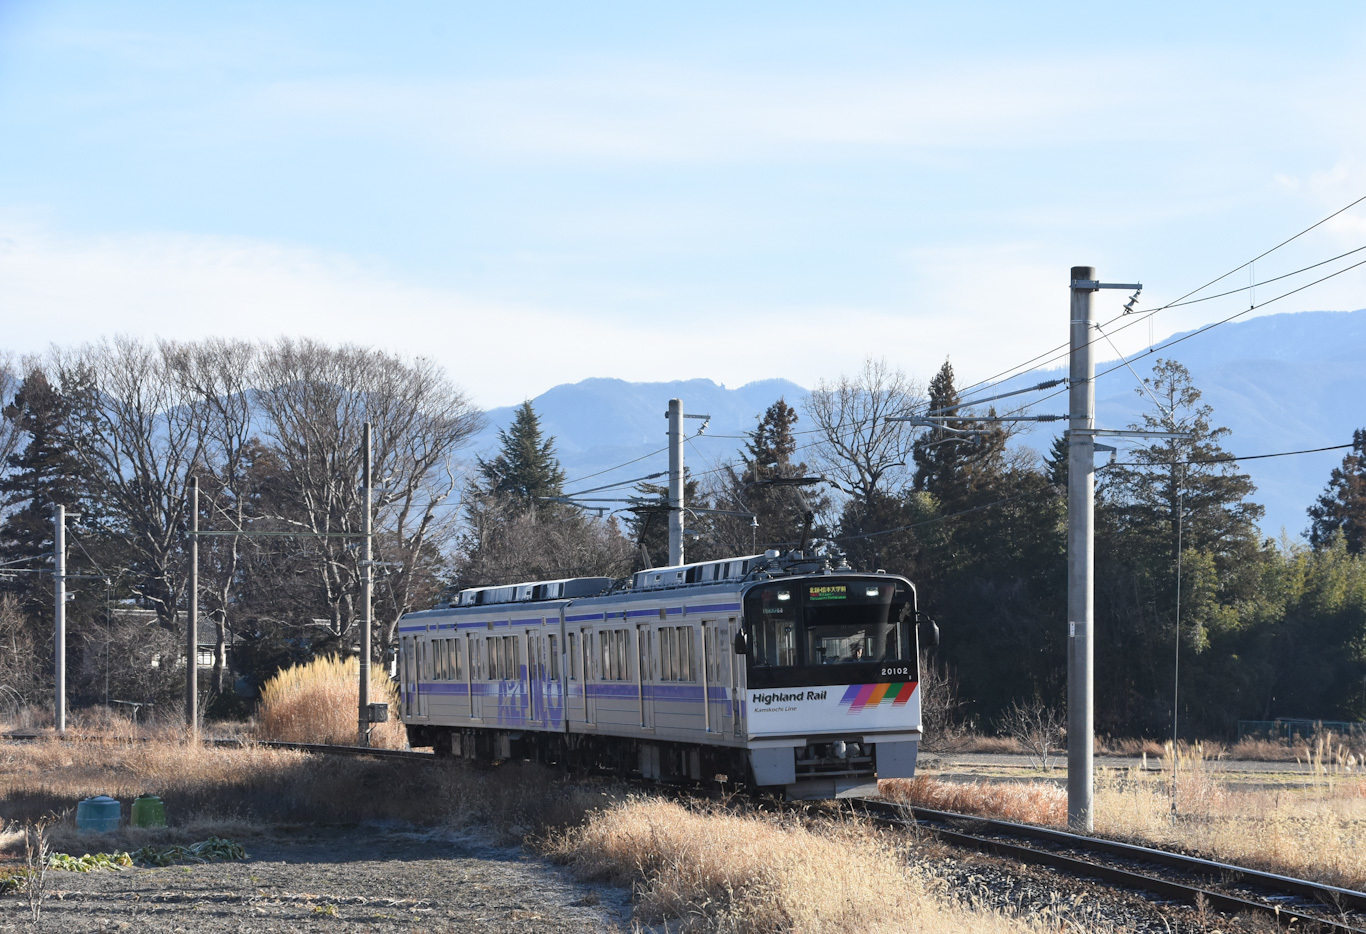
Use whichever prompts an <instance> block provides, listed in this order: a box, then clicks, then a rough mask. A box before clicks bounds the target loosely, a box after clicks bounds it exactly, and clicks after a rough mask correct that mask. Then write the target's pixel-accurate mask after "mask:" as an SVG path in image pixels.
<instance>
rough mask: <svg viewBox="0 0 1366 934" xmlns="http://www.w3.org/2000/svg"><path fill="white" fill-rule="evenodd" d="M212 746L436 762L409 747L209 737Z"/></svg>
mask: <svg viewBox="0 0 1366 934" xmlns="http://www.w3.org/2000/svg"><path fill="white" fill-rule="evenodd" d="M205 742H206V743H210V744H212V745H214V746H229V747H239V746H265V747H266V748H268V749H292V750H296V751H298V752H312V753H317V754H319V755H326V756H357V757H368V758H371V759H419V760H421V761H423V762H437V761H439V760H438V759H437V757H436V756H434V755H432V754H431V753H429V752H414V751H412V750H410V749H377V748H375V747H374V746H332V745H328V744H327V743H285V742H279V741H276V740H255V739H245V740H244V739H210V740H205Z"/></svg>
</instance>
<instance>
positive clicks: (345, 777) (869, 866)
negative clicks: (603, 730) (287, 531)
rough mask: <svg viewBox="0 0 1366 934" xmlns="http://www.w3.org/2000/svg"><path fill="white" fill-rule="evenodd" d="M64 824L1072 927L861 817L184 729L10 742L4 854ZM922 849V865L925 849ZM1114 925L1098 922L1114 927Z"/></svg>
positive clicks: (842, 918) (732, 910) (756, 907)
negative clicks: (311, 832)
mask: <svg viewBox="0 0 1366 934" xmlns="http://www.w3.org/2000/svg"><path fill="white" fill-rule="evenodd" d="M143 791H154V792H156V793H157V794H159V795H161V797H162V798H163V800H164V801H165V802H166V808H167V813H168V816H169V819H170V823H171V826H170V827H169V828H167V829H165V830H143V829H137V828H124V829H122V830H120V831H119V832H117V833H115V834H108V835H99V834H95V835H82V836H77V835H76V833H75V831H74V827H72V825H71V814H72V812H73V811H74V808H75V805H76V803H77V802H78V801H80V800H81V799H82V798H85V797H88V796H90V795H93V794H100V793H104V794H110V795H113V796H115V797H118V798H120V799H121V800H123V801H124V802H127V801H129V800H130V799H131V798H133V797H134V796H135V795H137V794H138V793H140V792H143ZM47 813H65V814H66V818H65V819H64V820H63V821H62V822H60V823H59V824H58V825H57V826H56V827H55V828H54V830H53V833H52V842H53V845H54V848H55V849H57V850H64V851H67V852H76V853H81V852H87V851H94V850H103V851H110V850H115V849H120V850H127V849H132V848H135V847H137V846H141V845H143V844H145V843H161V842H186V841H189V840H196V839H203V838H204V837H207V836H208V835H210V834H218V835H221V836H228V837H231V838H233V839H236V840H238V841H239V842H245V844H246V845H247V848H248V850H250V840H251V838H252V837H253V836H255V835H258V834H264V833H270V832H273V831H278V830H281V829H287V830H290V829H297V828H298V827H300V826H301V825H309V824H349V823H355V822H359V821H367V820H399V821H405V822H412V823H415V824H419V825H425V826H430V827H436V828H442V829H452V830H462V829H469V830H474V829H478V830H480V831H491V832H492V833H494V834H495V835H496V836H498V837H499V838H501V839H502V840H503V841H504V842H516V841H523V840H525V841H527V842H528V843H529V844H530V845H532V846H533V847H534V848H536V849H538V850H539V851H541V852H543V853H545V854H546V855H548V856H550V857H551V858H553V859H556V860H559V861H562V862H564V863H567V864H569V865H570V866H572V867H573V868H574V869H575V870H576V871H577V872H578V873H580V874H581V875H583V876H585V877H588V878H593V879H600V880H610V881H612V882H614V883H618V884H625V885H631V886H632V887H634V888H635V890H636V892H637V893H638V901H639V906H640V911H641V916H642V918H643V919H646V920H648V921H650V922H656V921H668V923H669V924H671V925H674V926H673V927H672V928H671V929H673V930H678V929H679V928H678V926H677V924H678V923H679V921H680V920H681V921H682V922H684V923H685V926H688V927H692V928H695V929H698V930H709V931H711V930H730V931H737V932H741V931H743V932H756V934H757V932H760V931H773V930H784V931H794V932H813V934H814V932H825V931H877V930H888V931H893V930H907V929H915V930H922V931H927V932H943V934H959V932H964V934H966V932H970V931H973V932H976V931H983V932H1017V931H1018V932H1030V931H1046V930H1057V929H1059V928H1060V927H1062V922H1061V921H1060V920H1059V919H1057V918H1054V919H1052V920H1048V921H1046V922H1045V921H1042V920H1040V919H1038V918H1035V919H1033V920H1032V921H1025V920H1020V919H1012V918H1008V917H1006V916H1003V915H1001V914H999V913H994V912H991V911H986V910H980V909H978V908H976V907H974V906H971V905H963V904H959V903H958V902H956V901H955V900H954V899H953V898H951V897H950V896H949V895H948V894H947V885H946V884H945V883H944V882H942V881H941V880H940V879H939V878H938V877H937V876H936V875H935V869H934V865H935V860H934V859H933V854H934V853H935V852H937V850H936V849H935V847H934V844H933V843H932V842H928V841H917V840H915V839H913V838H911V837H908V836H906V835H904V834H902V835H894V834H889V833H887V832H885V831H881V830H878V829H876V828H874V827H872V826H871V825H868V824H866V823H864V822H862V821H859V820H853V819H849V820H842V821H822V822H814V823H813V822H810V821H803V820H800V819H798V818H797V817H795V816H792V815H787V816H781V815H779V816H773V815H767V816H765V815H753V814H749V815H742V814H739V813H734V812H731V811H728V810H727V809H725V808H724V807H721V806H719V805H718V806H712V807H704V806H697V807H693V808H690V807H685V806H683V805H680V804H676V803H671V802H666V801H662V800H659V799H654V798H640V797H628V796H627V795H625V794H624V793H623V792H622V791H621V790H620V789H618V788H616V787H614V786H612V785H610V784H603V783H594V782H591V781H581V782H566V781H564V780H563V779H561V778H559V777H558V776H556V775H555V774H554V773H551V772H549V771H547V770H544V769H541V768H538V767H535V766H532V765H529V764H528V765H509V766H505V767H500V768H498V769H495V770H491V771H476V770H473V769H469V768H466V767H464V766H463V765H462V764H461V763H458V762H452V763H437V764H432V765H426V764H423V763H411V762H405V761H394V760H364V759H340V760H337V759H331V758H322V757H318V756H313V755H310V754H307V753H301V752H294V751H288V750H275V749H268V748H263V747H260V746H254V745H246V746H244V747H241V748H224V747H213V746H206V745H203V744H201V743H195V742H188V741H186V740H185V739H184V738H183V737H182V736H179V735H177V734H176V732H175V731H174V730H170V729H166V730H161V731H157V730H155V729H147V730H138V731H134V730H132V729H131V728H127V729H125V730H122V731H119V732H117V733H115V734H107V735H102V736H88V737H86V738H85V739H84V741H81V742H66V741H60V740H58V739H56V738H55V737H48V738H44V739H41V740H38V741H36V742H26V743H5V742H3V741H0V826H5V827H7V828H8V830H9V833H8V835H7V837H5V836H0V850H3V849H4V848H5V847H6V845H8V848H9V851H10V854H11V855H14V854H15V853H16V851H17V850H19V849H21V848H22V840H21V835H20V834H19V833H18V832H17V831H18V829H19V827H20V826H21V825H22V822H24V821H26V820H32V819H35V818H37V817H39V816H41V815H44V814H47ZM927 851H928V855H927ZM1102 930H1103V928H1102Z"/></svg>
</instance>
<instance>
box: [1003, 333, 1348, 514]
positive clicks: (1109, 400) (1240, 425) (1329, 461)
mask: <svg viewBox="0 0 1366 934" xmlns="http://www.w3.org/2000/svg"><path fill="white" fill-rule="evenodd" d="M1186 333H1189V332H1186ZM1180 336H1182V335H1180V334H1177V335H1173V338H1171V339H1174V338H1176V337H1180ZM1169 340H1170V339H1169ZM1158 358H1168V359H1174V360H1177V361H1179V362H1180V363H1182V364H1183V365H1184V366H1185V367H1186V369H1188V370H1190V373H1191V376H1192V377H1193V378H1194V380H1195V385H1196V387H1197V388H1198V389H1200V391H1201V393H1202V394H1203V395H1202V398H1201V402H1206V403H1209V405H1210V406H1212V407H1213V409H1214V423H1215V424H1216V425H1224V426H1227V427H1228V428H1230V429H1231V430H1232V433H1231V434H1230V435H1228V436H1227V437H1225V438H1224V439H1223V441H1222V445H1223V447H1224V449H1225V450H1226V451H1228V452H1229V453H1231V454H1236V455H1242V456H1249V455H1256V454H1274V453H1277V452H1280V451H1298V450H1305V449H1308V448H1318V447H1327V446H1329V445H1335V444H1345V443H1348V442H1350V441H1351V440H1352V431H1353V429H1356V428H1362V427H1366V366H1363V361H1366V309H1363V310H1359V311H1347V312H1344V311H1303V312H1294V313H1287V314H1280V315H1267V316H1266V317H1262V318H1253V319H1252V320H1250V321H1241V322H1235V323H1232V324H1226V325H1223V326H1222V327H1218V328H1215V329H1213V330H1211V331H1209V332H1207V333H1205V334H1201V335H1199V336H1197V337H1192V338H1191V339H1190V340H1187V341H1182V342H1181V343H1179V344H1176V345H1175V346H1173V347H1171V349H1170V350H1167V351H1163V350H1159V351H1158V352H1156V353H1153V354H1144V355H1143V356H1137V357H1133V358H1131V362H1132V364H1133V368H1134V369H1135V370H1136V371H1137V372H1138V373H1139V375H1141V376H1146V375H1148V374H1149V373H1150V372H1151V370H1152V365H1153V363H1154V362H1155V361H1156V360H1157V359H1158ZM1109 365H1110V364H1103V365H1099V366H1098V367H1097V370H1098V371H1099V370H1104V369H1108V368H1109ZM1065 375H1066V372H1065V370H1062V369H1059V370H1055V371H1050V372H1048V373H1031V374H1029V376H1028V378H1027V379H1025V380H1017V381H1016V382H1017V383H1019V384H1020V385H1029V384H1030V383H1035V382H1039V381H1042V380H1045V379H1049V378H1052V377H1056V376H1065ZM1022 398H1028V397H1027V396H1026V397H1022ZM1046 408H1047V410H1048V411H1056V412H1066V411H1067V401H1066V397H1065V396H1060V397H1058V398H1057V399H1054V400H1050V402H1049V403H1048V404H1047V405H1046ZM1150 408H1151V403H1150V402H1149V400H1148V398H1147V396H1142V395H1140V394H1139V393H1138V382H1137V380H1135V379H1134V377H1133V375H1132V374H1131V373H1130V372H1129V371H1128V370H1127V369H1124V368H1121V369H1119V370H1116V371H1115V372H1113V373H1111V374H1110V375H1109V376H1106V377H1104V378H1103V379H1100V380H1098V381H1097V383H1096V419H1097V423H1098V425H1099V426H1100V427H1102V428H1124V427H1127V426H1128V425H1130V424H1133V423H1137V422H1138V421H1139V420H1140V418H1141V414H1142V412H1144V411H1145V410H1148V409H1150ZM1043 410H1044V409H1043V408H1041V409H1039V410H1038V411H1043ZM1040 428H1041V429H1044V428H1047V429H1049V430H1048V431H1046V432H1045V431H1043V430H1039V431H1036V433H1035V434H1034V437H1033V438H1032V439H1030V440H1029V441H1028V442H1027V443H1029V444H1030V445H1031V446H1033V447H1035V448H1036V449H1039V450H1046V449H1047V448H1048V446H1049V445H1050V444H1051V443H1052V437H1053V436H1054V435H1057V434H1060V433H1061V432H1062V426H1061V425H1047V426H1040ZM1122 450H1123V449H1122V447H1121V452H1122ZM1345 453H1346V451H1327V452H1323V453H1319V454H1301V455H1297V456H1294V457H1274V458H1267V459H1264V460H1248V461H1243V462H1241V463H1240V466H1241V467H1242V469H1243V470H1244V471H1246V472H1247V473H1248V474H1249V475H1250V476H1251V477H1252V479H1253V482H1255V483H1256V484H1257V492H1256V494H1255V495H1254V497H1253V499H1254V500H1255V501H1256V502H1259V503H1261V504H1262V505H1263V506H1265V507H1266V516H1265V518H1263V520H1262V523H1261V525H1262V531H1263V533H1264V534H1266V535H1268V536H1277V535H1279V534H1280V532H1281V529H1282V528H1284V529H1285V531H1287V532H1288V533H1289V534H1290V535H1291V537H1294V536H1296V535H1299V534H1300V533H1302V532H1303V531H1304V530H1305V529H1306V528H1307V527H1308V525H1309V520H1308V517H1307V516H1306V515H1305V510H1306V509H1308V507H1309V505H1310V504H1311V503H1312V502H1313V501H1314V499H1315V498H1316V497H1317V496H1318V495H1319V494H1320V493H1321V492H1322V491H1323V488H1324V485H1325V484H1326V483H1327V482H1328V475H1329V473H1330V472H1331V471H1332V469H1333V468H1334V467H1335V466H1337V465H1339V464H1340V463H1341V462H1342V457H1343V455H1344V454H1345ZM1097 462H1098V463H1099V462H1101V458H1097Z"/></svg>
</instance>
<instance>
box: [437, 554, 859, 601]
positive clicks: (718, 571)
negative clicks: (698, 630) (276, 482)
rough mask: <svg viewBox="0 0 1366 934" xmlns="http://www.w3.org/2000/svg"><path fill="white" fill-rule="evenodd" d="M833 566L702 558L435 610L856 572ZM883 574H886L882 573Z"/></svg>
mask: <svg viewBox="0 0 1366 934" xmlns="http://www.w3.org/2000/svg"><path fill="white" fill-rule="evenodd" d="M840 564H841V566H839V567H833V568H832V567H831V564H830V561H829V560H828V559H826V558H808V557H806V556H805V555H803V554H801V553H800V552H788V553H787V554H786V555H783V554H781V553H780V552H778V551H766V552H764V553H763V554H757V555H744V556H741V557H735V558H723V559H720V560H716V561H700V562H696V563H693V564H680V565H674V566H671V567H664V568H647V569H646V570H644V571H637V572H636V573H634V574H632V575H631V576H630V577H629V578H626V579H623V580H617V579H614V578H611V577H567V578H560V579H557V580H547V581H524V582H522V583H519V584H504V585H499V586H494V587H470V588H466V589H464V590H460V591H458V592H456V593H454V594H450V593H449V592H448V593H447V594H443V595H442V597H440V598H438V600H437V603H436V608H437V609H444V608H447V607H450V608H462V607H476V606H493V605H498V604H516V603H541V602H545V601H548V600H573V599H582V598H585V597H599V596H607V595H618V594H629V593H650V592H653V591H660V590H674V589H677V588H683V587H702V586H707V585H713V586H714V585H717V584H724V583H728V582H729V583H740V582H742V581H746V580H755V579H758V578H759V577H761V576H773V577H782V576H787V575H791V574H812V573H827V574H829V573H834V572H839V573H852V572H853V571H852V569H851V568H850V567H849V566H848V564H846V563H844V562H843V561H841V562H840ZM879 573H882V572H879Z"/></svg>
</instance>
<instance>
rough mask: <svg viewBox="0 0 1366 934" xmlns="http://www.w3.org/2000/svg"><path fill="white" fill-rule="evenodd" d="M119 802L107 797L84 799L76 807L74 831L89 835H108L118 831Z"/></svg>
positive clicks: (97, 796) (98, 796)
mask: <svg viewBox="0 0 1366 934" xmlns="http://www.w3.org/2000/svg"><path fill="white" fill-rule="evenodd" d="M120 810H121V808H120V806H119V802H118V801H117V800H115V799H114V798H111V797H109V796H108V795H96V796H95V797H93V798H86V799H85V800H84V801H82V802H81V803H80V804H78V805H76V829H77V830H79V831H82V832H89V833H109V832H110V831H114V830H118V829H119V813H120Z"/></svg>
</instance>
